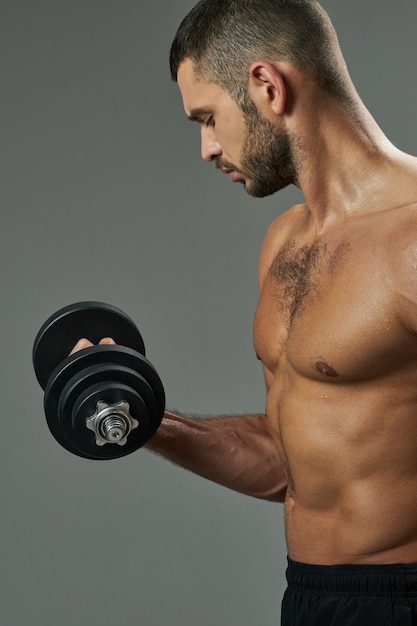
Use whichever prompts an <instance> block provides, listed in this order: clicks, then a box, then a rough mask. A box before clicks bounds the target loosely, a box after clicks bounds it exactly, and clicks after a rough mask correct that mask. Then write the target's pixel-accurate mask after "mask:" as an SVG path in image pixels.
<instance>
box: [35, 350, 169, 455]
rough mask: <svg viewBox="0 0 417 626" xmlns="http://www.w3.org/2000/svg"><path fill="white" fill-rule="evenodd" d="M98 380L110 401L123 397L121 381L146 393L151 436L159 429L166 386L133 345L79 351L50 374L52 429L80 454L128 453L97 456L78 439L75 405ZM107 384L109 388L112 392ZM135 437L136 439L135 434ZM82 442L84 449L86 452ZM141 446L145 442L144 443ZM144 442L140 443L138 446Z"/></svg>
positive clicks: (48, 397) (47, 411) (48, 399)
mask: <svg viewBox="0 0 417 626" xmlns="http://www.w3.org/2000/svg"><path fill="white" fill-rule="evenodd" d="M141 381H143V382H141ZM97 383H102V384H103V388H104V390H103V399H104V401H107V402H109V403H111V402H119V401H120V400H121V399H122V398H121V397H120V395H118V393H119V392H116V391H115V389H116V388H117V384H118V383H120V384H121V385H124V384H128V385H132V386H133V390H134V391H135V390H136V391H138V393H139V395H141V396H143V399H144V401H145V404H146V406H147V408H148V412H149V413H150V415H149V428H150V429H151V431H152V433H151V435H153V434H154V433H155V432H156V430H157V428H158V426H159V424H160V422H161V420H162V417H163V413H164V409H165V392H164V388H163V385H162V383H161V380H160V378H159V376H158V374H157V372H156V370H155V368H154V367H153V365H152V364H151V363H150V362H149V361H148V360H147V359H146V358H145V357H144V356H142V355H141V354H139V353H138V352H136V351H135V350H132V349H130V348H126V347H124V346H111V345H110V346H108V345H104V346H94V347H91V348H86V349H85V350H81V351H79V352H76V353H75V354H73V355H71V356H70V357H67V358H66V359H64V361H63V362H62V363H60V365H59V366H58V367H56V368H55V370H54V371H53V372H52V374H51V376H50V377H49V380H48V383H47V385H46V389H45V398H44V408H45V415H46V418H47V422H48V426H49V429H50V431H51V433H52V434H53V436H54V437H55V439H56V440H57V441H58V442H59V443H60V444H61V445H62V446H63V447H64V448H66V449H67V450H69V451H70V452H72V453H74V454H78V455H79V456H85V457H87V458H114V457H115V456H122V455H124V453H121V454H118V455H113V456H111V457H109V456H107V457H104V456H100V455H98V456H94V457H93V455H92V453H91V452H90V451H89V450H85V447H84V446H83V444H82V442H78V436H77V434H76V433H74V431H73V423H72V418H73V416H72V413H71V411H72V406H73V405H74V406H75V405H76V404H77V398H78V397H79V396H81V395H82V394H83V393H84V392H85V391H86V390H87V389H88V387H89V386H90V385H92V386H94V385H95V384H97ZM106 386H107V387H108V388H109V389H108V391H107V390H106ZM92 412H93V411H92ZM132 415H133V413H132ZM133 417H135V415H133ZM132 435H133V433H132ZM133 437H134V439H135V436H134V435H133ZM147 439H149V437H147ZM147 439H145V440H147ZM79 444H81V447H82V448H83V450H82V451H81V450H80V448H79ZM127 445H128V444H127ZM140 445H143V442H142V443H141V444H140ZM140 445H138V446H136V449H137V447H140ZM105 447H107V446H105ZM126 453H128V452H127V451H126Z"/></svg>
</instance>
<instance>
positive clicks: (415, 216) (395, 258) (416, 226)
mask: <svg viewBox="0 0 417 626" xmlns="http://www.w3.org/2000/svg"><path fill="white" fill-rule="evenodd" d="M395 213H396V216H395V220H394V219H393V220H392V225H391V228H390V229H389V230H388V232H386V235H385V237H384V246H383V247H384V255H385V258H384V265H385V275H386V276H387V277H388V279H389V282H390V283H391V286H392V289H393V291H394V293H396V294H397V298H398V314H399V316H400V318H401V320H402V321H403V323H404V325H405V326H406V327H408V328H409V329H410V330H413V332H416V331H417V204H416V205H412V206H408V207H404V208H399V209H396V211H395Z"/></svg>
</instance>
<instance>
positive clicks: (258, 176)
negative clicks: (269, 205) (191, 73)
mask: <svg viewBox="0 0 417 626" xmlns="http://www.w3.org/2000/svg"><path fill="white" fill-rule="evenodd" d="M241 108H242V111H243V114H244V117H245V123H246V137H245V140H244V144H243V148H242V154H241V158H240V165H239V167H235V166H234V165H232V164H230V163H227V162H225V161H223V160H222V159H221V157H220V158H219V159H218V163H217V167H219V168H220V167H225V168H228V169H233V170H235V171H236V172H237V173H239V174H241V175H242V177H243V178H244V180H243V181H242V183H243V184H244V187H245V190H246V192H247V193H248V194H249V195H250V196H253V197H254V198H264V197H266V196H270V195H272V194H274V193H275V192H276V191H279V190H280V189H284V187H287V186H288V185H291V184H297V167H296V162H295V161H296V159H295V155H294V152H295V146H296V145H297V141H296V140H295V138H294V137H292V136H291V135H290V133H288V131H286V130H284V129H281V128H277V127H276V126H274V124H271V122H270V121H269V120H267V119H266V118H264V117H263V116H262V115H261V114H260V113H259V111H258V109H257V108H256V106H255V104H254V103H253V102H252V100H251V99H250V98H249V96H247V97H246V99H245V102H244V103H243V105H242V104H241Z"/></svg>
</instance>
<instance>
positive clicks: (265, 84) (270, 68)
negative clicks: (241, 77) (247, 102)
mask: <svg viewBox="0 0 417 626" xmlns="http://www.w3.org/2000/svg"><path fill="white" fill-rule="evenodd" d="M248 93H249V96H250V97H251V99H252V100H253V102H254V104H255V105H256V107H257V108H258V110H259V111H260V112H261V113H263V115H264V116H266V117H267V118H269V117H270V115H271V113H272V114H274V115H283V113H284V112H285V109H286V104H287V88H286V85H285V80H284V77H283V75H282V73H281V72H280V71H279V69H278V68H277V67H276V66H275V65H274V64H273V63H270V62H269V61H255V62H254V63H252V65H251V66H250V68H249V81H248Z"/></svg>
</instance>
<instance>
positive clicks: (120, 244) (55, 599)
mask: <svg viewBox="0 0 417 626" xmlns="http://www.w3.org/2000/svg"><path fill="white" fill-rule="evenodd" d="M193 4H194V2H193V1H192V0H175V2H174V1H173V0H159V1H158V0H156V1H154V2H146V3H145V2H144V1H143V0H136V1H133V0H101V1H99V0H71V1H68V0H59V1H57V0H49V1H48V0H38V1H36V0H2V2H1V8H2V19H1V32H0V46H1V59H2V96H1V105H0V106H1V110H2V111H1V124H2V128H1V145H2V152H3V154H2V168H1V170H2V182H1V194H2V199H1V211H2V230H1V270H2V274H1V276H2V285H1V293H2V300H1V328H2V375H1V398H2V401H3V411H2V413H3V415H2V421H1V424H2V427H1V433H2V434H1V446H2V448H1V455H0V458H1V476H2V483H1V489H2V492H1V502H2V507H3V509H2V515H1V530H2V533H1V537H2V541H1V546H2V547H1V560H0V563H1V576H2V579H1V581H0V590H1V591H0V593H1V610H0V615H1V621H2V623H3V624H7V626H22V625H38V624H39V625H42V626H49V625H55V624H60V626H69V625H71V626H77V625H83V626H84V625H87V624H88V625H89V626H106V625H110V624H112V625H114V624H117V625H118V626H130V625H134V624H144V625H145V626H160V625H163V624H170V625H173V626H174V625H175V626H180V625H181V626H185V625H190V626H191V625H193V626H194V625H195V624H198V625H199V626H209V625H212V624H239V625H240V626H253V624H262V625H272V624H277V623H278V621H279V617H278V616H279V606H280V599H281V595H282V592H283V588H284V571H285V554H286V551H285V544H284V540H283V525H282V507H281V506H280V505H272V504H269V503H265V502H260V501H256V500H255V499H251V498H247V497H244V496H241V495H238V494H234V493H232V492H229V491H227V490H225V489H222V488H220V487H218V486H216V485H213V484H211V483H209V482H206V481H203V480H201V479H199V478H197V477H194V476H192V475H190V474H189V473H186V472H184V471H183V470H181V469H178V468H176V467H174V466H172V465H170V464H169V463H167V462H165V461H163V460H161V459H158V458H156V457H154V456H153V455H151V454H149V453H148V452H146V451H144V450H140V451H139V452H137V453H136V454H134V455H131V456H129V457H126V458H124V459H120V460H115V461H109V462H107V463H99V462H92V461H87V460H84V459H80V458H78V457H75V456H72V455H70V454H69V453H67V452H66V451H65V450H64V449H63V448H61V447H60V446H58V445H57V444H56V443H55V441H54V440H53V438H52V436H51V435H50V433H49V431H48V429H47V426H46V423H45V419H44V416H43V410H42V392H41V389H40V388H39V387H38V385H37V383H36V380H35V378H34V374H33V371H32V365H31V349H32V343H33V339H34V336H35V334H36V332H37V330H38V329H39V327H40V325H41V324H42V322H43V321H44V320H45V319H46V317H48V316H49V315H50V314H51V313H53V312H54V311H55V310H57V309H58V308H60V307H61V306H64V305H66V304H69V303H72V302H75V301H79V300H84V299H86V300H103V301H107V302H111V303H113V304H115V305H117V306H119V307H120V308H122V309H124V310H125V311H126V312H127V313H128V314H130V315H131V316H132V317H133V318H134V319H135V320H136V322H137V323H138V325H139V327H140V329H141V331H142V333H143V335H144V338H145V343H146V346H147V352H148V356H149V358H150V360H151V361H153V363H154V364H155V365H156V366H157V368H158V370H159V372H160V375H161V377H162V379H163V381H164V383H165V387H166V392H167V398H168V405H169V406H170V407H176V408H178V409H183V410H186V411H189V412H197V413H201V414H217V413H235V412H248V411H259V410H263V407H264V387H263V381H262V376H261V370H260V367H259V364H258V362H257V361H256V359H255V357H254V353H253V348H252V338H251V326H252V316H253V313H254V310H255V306H256V299H257V286H256V263H257V257H258V252H259V248H260V245H261V242H262V238H263V234H264V232H265V230H266V228H267V226H268V224H269V223H270V222H271V221H272V219H273V218H274V217H275V216H276V215H277V214H278V213H279V212H281V211H283V210H285V209H286V208H287V207H288V206H289V205H291V204H292V203H293V202H296V201H299V200H300V195H299V194H298V192H297V191H296V190H294V189H289V190H285V191H284V192H282V193H281V194H279V195H278V196H274V197H272V198H268V199H265V200H254V199H251V198H249V197H248V196H246V194H244V193H243V192H242V190H241V189H240V187H237V186H234V185H232V184H231V183H230V181H229V180H228V178H227V177H224V176H223V177H222V176H220V175H219V174H218V172H216V171H215V169H214V167H212V166H211V167H209V166H207V165H206V164H204V163H203V162H202V161H201V159H200V157H199V137H198V130H197V128H196V127H194V126H193V125H191V124H189V123H188V122H187V121H186V120H185V117H184V115H183V111H182V106H181V102H180V98H179V94H178V92H177V88H176V86H175V85H174V84H172V83H171V81H170V78H169V73H168V65H167V56H168V49H169V46H170V43H171V39H172V36H173V34H174V31H175V29H176V27H177V26H178V24H179V21H180V20H181V19H182V17H183V16H184V14H185V13H186V12H187V11H188V10H189V9H190V8H191V6H192V5H193ZM323 4H324V6H325V7H326V8H327V9H328V10H329V12H330V15H331V17H332V18H333V20H334V23H335V25H336V27H337V29H338V32H339V37H340V40H341V44H342V48H343V50H344V52H345V56H346V58H347V60H348V64H349V67H350V69H351V73H352V75H353V78H354V80H355V83H356V85H357V86H358V89H359V91H360V93H361V94H362V97H363V99H364V100H365V103H366V104H367V105H368V107H369V108H370V110H371V112H372V113H373V114H374V115H375V116H376V118H377V119H378V120H379V122H380V124H381V125H382V127H383V128H384V130H385V131H386V132H387V133H388V135H389V136H390V137H391V139H392V140H393V141H394V142H395V143H396V144H397V145H398V146H400V147H402V148H403V149H404V150H405V151H408V152H415V151H416V146H417V129H416V124H415V111H416V102H417V81H416V69H415V54H416V43H415V32H416V31H415V28H416V27H415V25H416V17H417V9H416V4H415V2H414V1H412V0H409V1H405V0H397V1H396V2H395V3H394V2H391V1H389V2H388V1H384V2H382V1H380V2H375V1H372V0H333V1H330V0H328V1H326V2H324V3H323Z"/></svg>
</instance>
